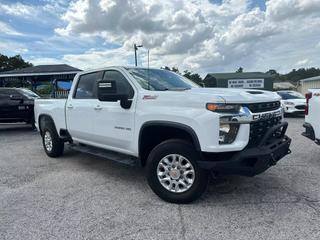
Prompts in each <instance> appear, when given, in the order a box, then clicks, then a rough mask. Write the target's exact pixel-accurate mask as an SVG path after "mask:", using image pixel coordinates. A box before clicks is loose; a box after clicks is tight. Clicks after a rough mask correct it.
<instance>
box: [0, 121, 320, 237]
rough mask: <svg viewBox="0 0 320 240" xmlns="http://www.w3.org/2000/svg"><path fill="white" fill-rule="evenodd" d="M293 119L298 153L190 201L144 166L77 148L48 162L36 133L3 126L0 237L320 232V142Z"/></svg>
mask: <svg viewBox="0 0 320 240" xmlns="http://www.w3.org/2000/svg"><path fill="white" fill-rule="evenodd" d="M288 121H289V123H290V127H289V132H288V135H289V136H290V137H292V138H293V144H292V148H291V149H292V152H293V153H292V154H291V155H289V156H288V157H286V158H285V159H283V160H281V161H280V162H279V164H278V165H277V166H275V167H273V168H271V169H269V170H268V171H267V172H265V173H263V174H261V175H259V176H256V177H254V178H246V177H237V176H228V177H223V178H221V179H217V180H215V181H213V182H212V183H210V186H209V189H208V191H207V193H206V194H205V195H204V196H203V197H202V198H201V199H200V200H199V201H197V202H194V203H193V204H189V205H175V204H168V203H165V202H163V201H162V200H160V199H159V198H158V197H157V196H156V195H155V194H153V193H152V191H151V190H150V189H149V187H148V185H147V182H146V180H145V178H144V175H143V171H142V170H141V169H137V168H132V167H126V166H122V165H119V164H117V163H113V162H111V161H108V160H105V159H101V158H98V157H93V156H90V155H84V154H80V153H77V152H73V151H71V150H67V151H66V152H65V155H64V156H63V157H61V158H58V159H50V158H48V157H47V156H46V155H45V153H44V151H43V149H42V145H41V139H40V136H39V134H38V133H37V132H35V131H32V130H30V129H29V128H27V127H24V126H20V125H0V239H1V240H2V239H15V240H16V239H23V240H27V239H59V240H61V239H246V240H247V239H320V146H317V145H316V144H313V143H312V142H311V141H309V140H307V139H305V138H304V137H302V136H301V135H300V134H301V132H302V130H303V129H302V126H301V125H302V123H303V119H301V118H290V119H288Z"/></svg>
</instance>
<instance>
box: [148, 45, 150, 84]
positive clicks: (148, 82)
mask: <svg viewBox="0 0 320 240" xmlns="http://www.w3.org/2000/svg"><path fill="white" fill-rule="evenodd" d="M148 90H150V49H148Z"/></svg>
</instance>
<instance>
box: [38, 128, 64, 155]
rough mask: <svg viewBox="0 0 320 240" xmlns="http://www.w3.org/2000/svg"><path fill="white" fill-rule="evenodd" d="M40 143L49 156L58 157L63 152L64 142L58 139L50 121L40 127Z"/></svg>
mask: <svg viewBox="0 0 320 240" xmlns="http://www.w3.org/2000/svg"><path fill="white" fill-rule="evenodd" d="M42 143H43V148H44V150H45V152H46V154H47V155H48V156H49V157H59V156H61V155H62V154H63V150H64V142H63V141H62V140H61V139H60V137H59V135H58V133H57V131H56V129H55V126H54V125H53V124H52V123H46V124H45V126H44V128H43V129H42Z"/></svg>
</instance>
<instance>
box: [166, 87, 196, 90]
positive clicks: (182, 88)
mask: <svg viewBox="0 0 320 240" xmlns="http://www.w3.org/2000/svg"><path fill="white" fill-rule="evenodd" d="M190 89H191V88H190V87H177V88H170V89H169V90H170V91H185V90H190Z"/></svg>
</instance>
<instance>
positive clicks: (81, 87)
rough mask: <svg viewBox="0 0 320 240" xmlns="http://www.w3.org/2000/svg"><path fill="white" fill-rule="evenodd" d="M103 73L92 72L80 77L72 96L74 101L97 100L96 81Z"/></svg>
mask: <svg viewBox="0 0 320 240" xmlns="http://www.w3.org/2000/svg"><path fill="white" fill-rule="evenodd" d="M102 74H103V72H93V73H88V74H84V75H81V76H80V78H79V80H78V84H77V89H76V92H75V94H74V98H76V99H94V98H97V81H98V80H99V79H101V78H102Z"/></svg>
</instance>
